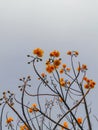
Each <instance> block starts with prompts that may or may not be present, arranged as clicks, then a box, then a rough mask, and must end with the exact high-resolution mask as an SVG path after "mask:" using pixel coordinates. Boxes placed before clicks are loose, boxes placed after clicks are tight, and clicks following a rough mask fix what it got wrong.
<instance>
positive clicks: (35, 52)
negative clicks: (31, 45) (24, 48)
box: [33, 48, 44, 57]
mask: <svg viewBox="0 0 98 130" xmlns="http://www.w3.org/2000/svg"><path fill="white" fill-rule="evenodd" d="M33 54H35V55H37V56H38V57H42V56H43V54H44V51H43V50H42V49H40V48H36V49H34V50H33Z"/></svg>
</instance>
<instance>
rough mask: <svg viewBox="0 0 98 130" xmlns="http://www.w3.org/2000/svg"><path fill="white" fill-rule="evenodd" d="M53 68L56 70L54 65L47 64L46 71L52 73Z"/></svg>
mask: <svg viewBox="0 0 98 130" xmlns="http://www.w3.org/2000/svg"><path fill="white" fill-rule="evenodd" d="M53 70H54V65H47V66H46V71H47V72H48V73H52V72H53Z"/></svg>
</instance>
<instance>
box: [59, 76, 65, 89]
mask: <svg viewBox="0 0 98 130" xmlns="http://www.w3.org/2000/svg"><path fill="white" fill-rule="evenodd" d="M65 84H66V82H65V81H64V79H63V78H60V85H61V86H62V87H64V86H65Z"/></svg>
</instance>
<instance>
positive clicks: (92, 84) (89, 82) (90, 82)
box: [83, 77, 96, 89]
mask: <svg viewBox="0 0 98 130" xmlns="http://www.w3.org/2000/svg"><path fill="white" fill-rule="evenodd" d="M83 80H84V81H85V82H86V84H84V88H86V89H88V88H94V87H95V85H96V83H95V81H93V80H92V79H88V78H87V77H84V78H83Z"/></svg>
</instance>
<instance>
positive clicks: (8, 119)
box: [6, 117, 14, 124]
mask: <svg viewBox="0 0 98 130" xmlns="http://www.w3.org/2000/svg"><path fill="white" fill-rule="evenodd" d="M13 120H14V119H13V117H8V118H7V119H6V123H7V124H9V123H11V122H12V121H13Z"/></svg>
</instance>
